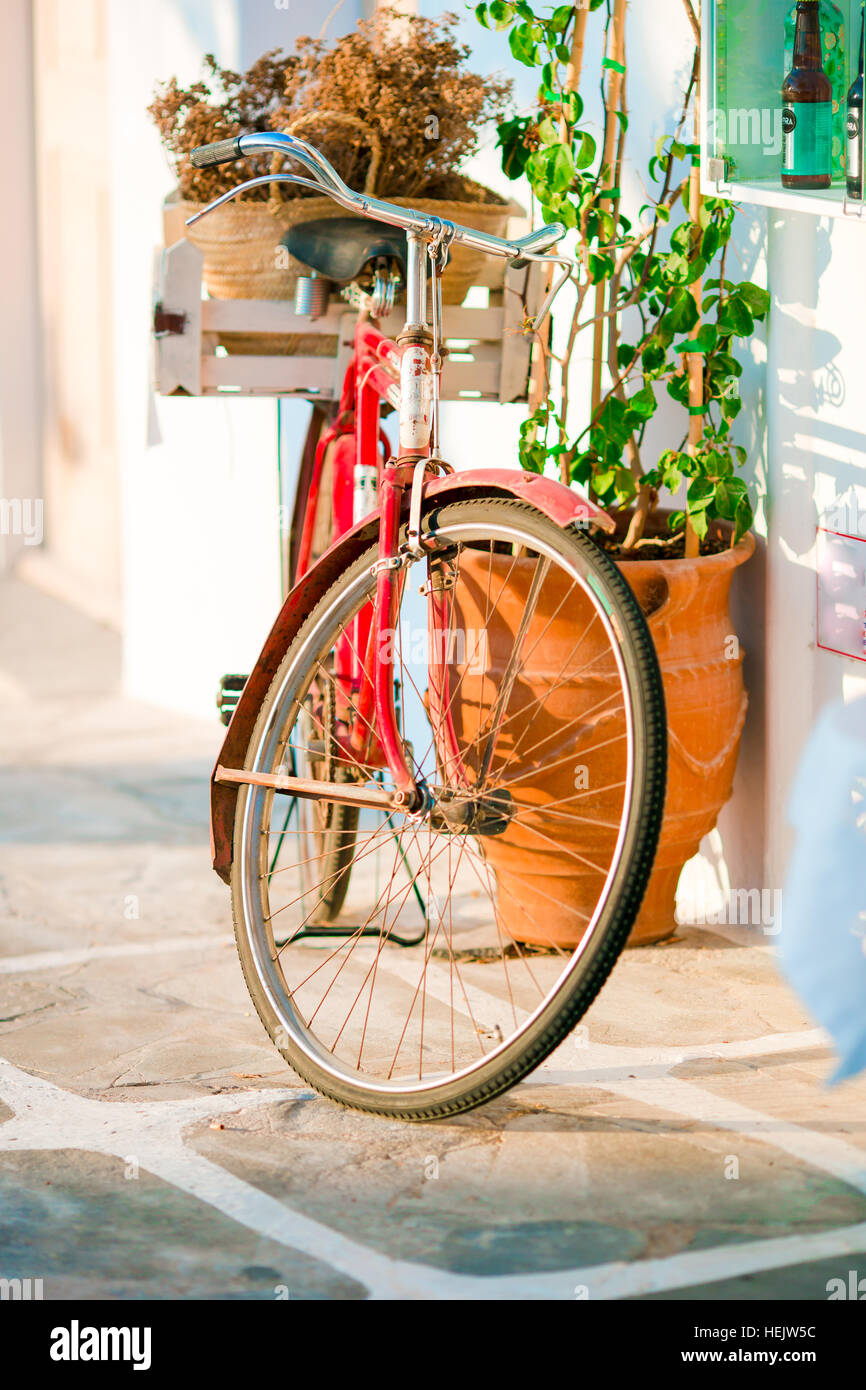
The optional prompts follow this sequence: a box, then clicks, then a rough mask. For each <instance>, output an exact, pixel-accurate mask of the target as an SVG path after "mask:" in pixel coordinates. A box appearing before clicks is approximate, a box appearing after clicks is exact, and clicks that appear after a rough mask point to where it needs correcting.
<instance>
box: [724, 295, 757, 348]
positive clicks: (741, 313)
mask: <svg viewBox="0 0 866 1390" xmlns="http://www.w3.org/2000/svg"><path fill="white" fill-rule="evenodd" d="M716 321H717V323H718V326H719V328H720V329H727V330H728V331H729V332H731V333H735V334H736V335H737V337H738V338H748V337H750V336H751V335H752V333H753V332H754V329H755V320H754V319H753V318H752V315H751V314H750V313H749V310H748V308H747V307H746V305H745V304H744V303H743V302H742V300H741V299H738V298H736V297H735V296H734V295H731V296H730V298H729V299H726V300H725V302H724V304H723V305H722V307H721V309H720V310H719V315H718V319H717V320H716Z"/></svg>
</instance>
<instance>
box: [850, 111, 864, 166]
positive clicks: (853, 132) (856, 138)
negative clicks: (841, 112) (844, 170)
mask: <svg viewBox="0 0 866 1390" xmlns="http://www.w3.org/2000/svg"><path fill="white" fill-rule="evenodd" d="M860 155H861V139H860V107H859V106H849V107H848V177H849V179H852V180H855V181H856V182H857V183H859V182H860V174H861V169H860Z"/></svg>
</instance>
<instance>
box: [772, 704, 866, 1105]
mask: <svg viewBox="0 0 866 1390" xmlns="http://www.w3.org/2000/svg"><path fill="white" fill-rule="evenodd" d="M788 811H789V819H790V822H791V824H792V825H793V827H794V829H795V831H796V844H795V846H794V849H793V853H792V855H791V863H790V867H789V870H788V875H787V881H786V884H785V891H784V898H783V908H782V930H781V932H780V933H779V937H778V942H777V945H778V953H779V960H780V963H781V966H782V969H783V971H784V973H785V975H786V976H787V978H788V980H789V981H790V983H791V984H792V985H793V987H794V989H795V990H796V991H797V993H798V994H799V995H800V997H801V999H802V1000H803V1003H804V1004H805V1005H806V1007H807V1009H808V1010H809V1012H810V1013H811V1014H812V1015H813V1017H814V1018H815V1019H816V1020H817V1021H818V1022H819V1023H820V1024H821V1026H822V1027H823V1028H826V1030H827V1032H828V1033H829V1034H830V1035H831V1037H832V1038H833V1041H834V1043H835V1045H836V1049H837V1051H838V1053H839V1057H840V1063H839V1066H838V1068H837V1070H836V1071H835V1073H834V1074H833V1076H832V1078H831V1080H832V1081H841V1080H842V1079H843V1078H844V1077H847V1076H854V1075H855V1073H857V1072H859V1071H862V1070H863V1069H864V1068H866V699H861V700H856V701H854V702H853V703H851V704H848V705H844V704H842V703H841V702H840V703H838V704H833V705H831V706H829V707H828V708H827V709H826V710H825V711H824V712H823V714H822V715H821V717H820V718H819V720H818V722H817V724H816V725H815V728H814V730H813V732H812V735H811V737H810V739H809V742H808V744H807V747H806V751H805V753H804V755H803V758H802V761H801V763H800V767H799V770H798V772H797V776H796V780H795V783H794V789H793V792H792V795H791V800H790V805H789V808H788Z"/></svg>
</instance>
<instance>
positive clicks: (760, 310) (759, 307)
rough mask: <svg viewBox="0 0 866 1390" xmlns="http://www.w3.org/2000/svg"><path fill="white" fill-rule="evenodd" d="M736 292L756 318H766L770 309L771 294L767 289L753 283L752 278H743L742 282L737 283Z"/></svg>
mask: <svg viewBox="0 0 866 1390" xmlns="http://www.w3.org/2000/svg"><path fill="white" fill-rule="evenodd" d="M736 292H737V297H738V298H739V299H741V300H742V301H743V303H744V304H745V305H746V308H747V309H748V310H749V312H750V313H751V314H752V316H753V317H754V318H756V319H763V318H766V316H767V314H768V313H769V311H770V295H769V293H768V291H767V290H762V289H761V288H760V286H758V285H753V284H752V283H751V281H750V280H743V282H742V283H741V284H739V285H737V291H736Z"/></svg>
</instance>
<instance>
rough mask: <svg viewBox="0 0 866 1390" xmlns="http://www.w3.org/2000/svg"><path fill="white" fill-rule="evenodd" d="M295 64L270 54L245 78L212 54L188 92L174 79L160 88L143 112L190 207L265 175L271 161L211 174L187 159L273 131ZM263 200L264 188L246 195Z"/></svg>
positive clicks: (239, 163) (245, 162)
mask: <svg viewBox="0 0 866 1390" xmlns="http://www.w3.org/2000/svg"><path fill="white" fill-rule="evenodd" d="M296 63H297V60H296V59H295V58H293V57H290V58H287V57H286V56H285V54H284V53H283V52H282V51H281V50H280V49H277V48H275V49H272V50H271V51H270V52H269V53H265V54H264V55H263V56H262V57H261V58H259V59H258V61H257V62H255V63H253V65H252V67H251V68H250V69H249V71H248V72H246V73H244V74H241V73H237V72H232V71H231V69H230V68H221V67H220V66H219V65H218V63H217V61H216V59H215V58H214V56H213V54H212V53H208V54H207V56H206V57H205V60H204V75H203V77H202V78H201V79H200V81H198V82H194V83H193V84H192V86H191V87H186V88H184V87H181V86H179V84H178V81H177V78H176V77H172V78H171V79H170V80H169V81H168V82H165V83H163V84H162V85H161V86H160V87H159V88H158V89H157V92H156V95H155V96H154V100H153V102H152V103H151V105H150V106H149V107H148V108H147V109H148V112H149V113H150V115H151V116H152V117H153V119H154V122H155V124H156V128H157V130H158V131H159V133H160V136H161V138H162V143H163V145H164V146H165V148H166V149H167V150H168V152H169V154H170V155H171V156H172V162H173V164H174V167H175V171H176V173H177V177H178V183H179V185H180V191H181V194H182V196H183V197H184V198H186V199H188V200H189V201H190V202H200V203H207V202H209V201H210V200H211V198H217V197H219V195H220V194H221V193H225V192H227V191H228V189H229V188H233V187H234V186H235V185H236V184H238V183H240V182H241V181H242V180H243V179H250V178H254V177H255V176H256V175H257V174H266V173H268V172H269V169H270V159H269V158H259V159H243V160H238V161H237V162H236V163H235V164H231V165H222V166H218V167H217V168H211V169H193V167H192V165H191V164H190V162H189V154H190V151H191V150H194V149H195V147H196V146H197V145H208V144H212V143H214V142H216V141H217V140H229V139H231V138H232V136H235V135H241V134H246V133H250V132H253V131H262V130H274V129H275V128H276V127H275V126H274V124H273V118H274V114H275V112H276V111H277V109H278V107H279V106H280V104H281V102H282V101H283V100H284V93H285V88H286V83H287V81H289V80H290V79H291V74H292V71H293V69H294V67H295V66H296ZM248 196H249V197H250V198H251V199H258V200H262V201H264V200H267V198H268V197H269V189H268V186H267V185H266V184H263V185H262V186H261V187H260V188H258V189H255V190H254V191H253V192H252V193H251V194H249V195H248Z"/></svg>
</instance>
